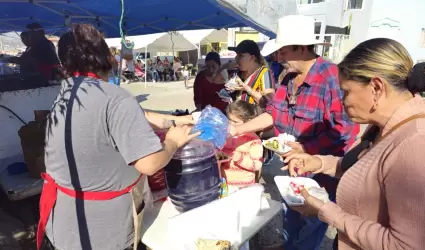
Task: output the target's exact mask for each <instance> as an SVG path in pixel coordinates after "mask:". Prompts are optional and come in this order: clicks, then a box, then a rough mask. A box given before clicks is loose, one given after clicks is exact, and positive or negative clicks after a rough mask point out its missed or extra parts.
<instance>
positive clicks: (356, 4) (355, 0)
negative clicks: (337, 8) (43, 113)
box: [347, 0, 363, 10]
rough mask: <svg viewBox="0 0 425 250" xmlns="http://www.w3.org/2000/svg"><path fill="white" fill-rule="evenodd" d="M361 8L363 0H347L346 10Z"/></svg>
mask: <svg viewBox="0 0 425 250" xmlns="http://www.w3.org/2000/svg"><path fill="white" fill-rule="evenodd" d="M362 8H363V0H347V10H360V9H362Z"/></svg>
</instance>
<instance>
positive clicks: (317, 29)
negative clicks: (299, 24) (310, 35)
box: [314, 22, 322, 34]
mask: <svg viewBox="0 0 425 250" xmlns="http://www.w3.org/2000/svg"><path fill="white" fill-rule="evenodd" d="M320 28H322V23H321V22H315V23H314V34H320Z"/></svg>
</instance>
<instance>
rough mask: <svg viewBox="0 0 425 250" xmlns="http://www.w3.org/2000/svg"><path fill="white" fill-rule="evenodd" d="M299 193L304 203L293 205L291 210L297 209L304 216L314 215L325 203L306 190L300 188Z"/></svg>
mask: <svg viewBox="0 0 425 250" xmlns="http://www.w3.org/2000/svg"><path fill="white" fill-rule="evenodd" d="M301 195H302V196H303V197H304V200H305V202H304V205H302V206H293V207H291V209H292V210H295V211H297V212H298V213H300V214H301V215H304V216H315V217H317V215H318V214H319V210H320V207H322V206H323V205H324V204H325V203H324V202H323V201H321V200H319V199H317V198H316V197H314V196H311V195H310V194H309V193H308V191H307V190H305V189H304V188H301Z"/></svg>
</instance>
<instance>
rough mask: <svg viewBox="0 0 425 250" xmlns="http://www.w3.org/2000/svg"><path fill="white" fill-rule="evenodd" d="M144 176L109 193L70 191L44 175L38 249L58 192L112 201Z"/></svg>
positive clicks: (93, 199)
mask: <svg viewBox="0 0 425 250" xmlns="http://www.w3.org/2000/svg"><path fill="white" fill-rule="evenodd" d="M142 176H143V175H140V176H139V178H137V180H136V181H135V182H134V183H133V184H131V185H130V186H128V187H126V188H125V189H123V190H120V191H109V192H89V191H88V192H83V191H76V190H73V189H69V188H66V187H62V186H59V185H58V184H57V183H56V182H55V180H53V178H52V177H51V176H50V175H49V174H47V173H42V174H41V178H43V179H44V180H45V182H44V185H43V191H42V192H41V197H40V221H39V222H38V229H37V249H38V250H40V247H41V244H42V243H43V238H44V233H45V230H46V225H47V221H48V220H49V216H50V212H51V211H52V209H53V207H54V206H55V203H56V198H57V190H59V191H61V192H62V193H64V194H66V195H68V196H70V197H73V198H77V199H82V200H92V201H104V200H111V199H114V198H116V197H118V196H121V195H124V194H127V193H129V192H130V191H131V189H132V188H133V187H134V186H135V185H136V184H137V183H138V182H139V180H140V179H141V178H142Z"/></svg>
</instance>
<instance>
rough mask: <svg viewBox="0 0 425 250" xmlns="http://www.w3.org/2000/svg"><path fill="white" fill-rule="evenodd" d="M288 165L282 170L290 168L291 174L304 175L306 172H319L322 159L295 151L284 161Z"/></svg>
mask: <svg viewBox="0 0 425 250" xmlns="http://www.w3.org/2000/svg"><path fill="white" fill-rule="evenodd" d="M283 162H284V163H285V164H287V165H286V166H284V167H283V168H282V170H289V174H290V175H291V176H298V175H302V174H304V173H306V172H312V173H317V171H319V170H320V169H321V168H322V160H321V159H320V158H319V157H317V156H313V155H309V154H306V153H294V154H291V155H289V156H288V157H286V158H285V160H284V161H283Z"/></svg>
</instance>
